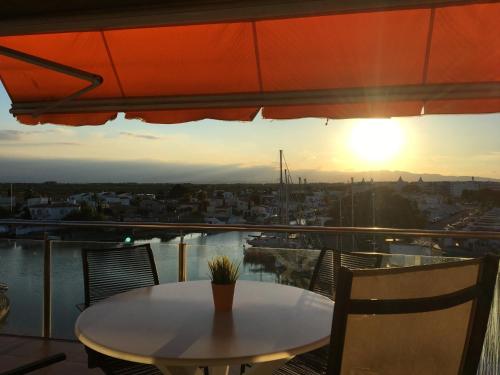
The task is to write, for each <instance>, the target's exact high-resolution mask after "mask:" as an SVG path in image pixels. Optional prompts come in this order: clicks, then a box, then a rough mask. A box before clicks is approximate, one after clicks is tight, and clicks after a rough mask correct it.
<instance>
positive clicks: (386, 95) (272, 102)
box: [10, 82, 500, 115]
mask: <svg viewBox="0 0 500 375" xmlns="http://www.w3.org/2000/svg"><path fill="white" fill-rule="evenodd" d="M498 98H500V82H484V83H457V84H428V85H400V86H380V87H355V88H338V89H327V90H306V91H281V92H251V93H231V94H207V95H176V96H157V97H127V98H102V99H85V100H83V99H80V100H75V101H72V102H71V103H66V104H64V105H60V106H59V107H57V108H56V109H54V108H53V109H51V110H50V111H49V112H48V113H92V112H133V111H157V110H169V109H206V108H241V107H269V106H289V105H315V104H349V103H364V102H384V101H388V102H390V101H429V100H460V99H498ZM49 103H50V102H18V103H15V104H13V105H12V109H11V111H10V112H11V113H12V114H13V115H24V114H29V113H31V112H32V111H33V109H34V108H39V107H40V106H43V105H47V104H49Z"/></svg>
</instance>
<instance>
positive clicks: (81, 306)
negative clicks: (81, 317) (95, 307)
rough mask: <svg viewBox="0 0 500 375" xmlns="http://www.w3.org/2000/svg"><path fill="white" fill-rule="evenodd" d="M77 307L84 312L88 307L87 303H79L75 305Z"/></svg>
mask: <svg viewBox="0 0 500 375" xmlns="http://www.w3.org/2000/svg"><path fill="white" fill-rule="evenodd" d="M75 307H76V308H77V309H78V310H79V311H80V312H82V311H83V310H85V309H86V307H85V304H84V303H79V304H78V305H75Z"/></svg>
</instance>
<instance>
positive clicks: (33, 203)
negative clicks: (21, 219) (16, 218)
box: [26, 197, 49, 207]
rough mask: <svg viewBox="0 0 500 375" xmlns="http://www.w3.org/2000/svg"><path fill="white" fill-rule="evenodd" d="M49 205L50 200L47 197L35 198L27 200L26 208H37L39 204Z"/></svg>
mask: <svg viewBox="0 0 500 375" xmlns="http://www.w3.org/2000/svg"><path fill="white" fill-rule="evenodd" d="M48 203H49V198H47V197H35V198H28V199H26V206H28V207H31V206H36V205H39V204H48Z"/></svg>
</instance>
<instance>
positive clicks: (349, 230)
mask: <svg viewBox="0 0 500 375" xmlns="http://www.w3.org/2000/svg"><path fill="white" fill-rule="evenodd" d="M0 225H14V226H20V225H33V226H50V227H59V228H103V227H107V228H136V229H138V228H142V229H165V230H172V231H184V232H186V231H191V232H230V231H239V232H282V233H325V234H389V235H394V234H395V235H399V236H416V237H429V238H443V237H448V238H450V237H452V238H477V239H490V240H500V231H457V230H432V229H401V228H378V227H322V226H305V225H253V224H197V223H156V222H155V223H145V222H117V221H51V220H47V221H41V220H7V219H6V220H0Z"/></svg>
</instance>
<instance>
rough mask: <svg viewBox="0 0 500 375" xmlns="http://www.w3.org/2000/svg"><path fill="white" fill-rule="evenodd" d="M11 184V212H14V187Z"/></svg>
mask: <svg viewBox="0 0 500 375" xmlns="http://www.w3.org/2000/svg"><path fill="white" fill-rule="evenodd" d="M12 185H13V184H10V213H12V212H14V187H13V186H12Z"/></svg>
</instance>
